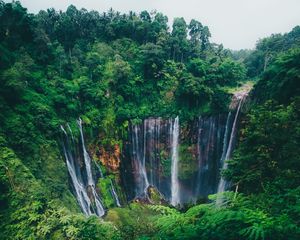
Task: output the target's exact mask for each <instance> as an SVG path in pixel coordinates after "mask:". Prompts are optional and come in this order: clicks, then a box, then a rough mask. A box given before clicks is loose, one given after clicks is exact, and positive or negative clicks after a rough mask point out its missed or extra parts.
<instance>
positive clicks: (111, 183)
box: [110, 179, 121, 207]
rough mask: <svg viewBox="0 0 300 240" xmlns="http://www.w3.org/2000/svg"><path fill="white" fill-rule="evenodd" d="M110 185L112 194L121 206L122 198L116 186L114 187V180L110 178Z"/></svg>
mask: <svg viewBox="0 0 300 240" xmlns="http://www.w3.org/2000/svg"><path fill="white" fill-rule="evenodd" d="M110 185H111V193H112V196H113V198H114V200H115V203H116V205H117V206H118V207H121V204H120V200H119V197H118V194H117V192H116V190H115V187H114V184H113V181H112V180H111V179H110Z"/></svg>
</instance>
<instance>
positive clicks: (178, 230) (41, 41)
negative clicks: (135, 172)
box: [0, 1, 300, 240]
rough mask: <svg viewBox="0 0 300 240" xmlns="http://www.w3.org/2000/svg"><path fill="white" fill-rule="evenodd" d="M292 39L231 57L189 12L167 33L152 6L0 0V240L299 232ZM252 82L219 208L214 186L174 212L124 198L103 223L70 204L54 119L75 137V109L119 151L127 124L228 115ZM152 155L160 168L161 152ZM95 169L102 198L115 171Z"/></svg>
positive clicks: (109, 203)
mask: <svg viewBox="0 0 300 240" xmlns="http://www.w3.org/2000/svg"><path fill="white" fill-rule="evenodd" d="M299 39H300V27H299V26H297V27H295V28H294V29H293V30H292V31H291V32H290V33H287V34H284V35H281V34H277V35H272V36H271V37H269V38H265V39H262V40H260V41H259V42H258V44H257V47H256V49H255V50H254V51H246V50H244V51H240V52H231V51H229V50H226V49H223V46H222V45H216V44H212V43H210V32H209V29H208V27H207V26H203V25H202V24H201V23H200V22H198V21H196V20H194V19H193V20H191V22H190V23H186V22H185V20H184V19H183V18H175V19H174V22H173V26H172V31H170V30H169V28H168V19H167V17H166V16H164V15H163V14H162V13H151V14H150V13H148V12H147V11H143V12H141V13H140V14H137V13H134V12H130V13H129V14H121V13H119V12H115V11H113V10H109V11H108V12H106V13H101V14H100V13H98V12H95V11H90V12H89V11H87V10H85V9H81V10H78V9H76V8H75V7H74V6H72V5H71V6H70V7H69V8H68V9H67V11H66V12H57V11H55V10H54V9H48V10H47V11H40V12H39V13H38V14H36V15H33V14H28V13H27V10H26V9H25V8H23V7H22V6H21V4H20V3H19V2H18V1H16V2H13V3H4V2H3V1H0V239H1V240H2V239H3V240H4V239H5V240H7V239H22V240H23V239H229V240H230V239H232V240H235V239H255V240H257V239H276V240H277V239H289V240H294V239H295V240H296V239H300V222H299V221H300V209H299V206H300V202H299V201H300V188H299V185H300V174H299V171H300V111H299V109H300V40H299ZM249 77H251V79H249ZM252 79H257V82H255V84H254V81H253V80H252ZM253 84H254V90H253V91H252V94H251V104H250V110H249V112H248V113H247V114H246V115H245V116H243V119H242V122H241V129H240V138H239V140H238V148H237V149H236V151H235V153H234V155H233V157H232V159H230V160H229V162H228V164H229V167H228V169H227V170H226V171H224V173H223V175H224V177H226V178H227V179H228V180H230V182H231V183H232V186H233V189H232V190H237V192H230V191H229V192H226V193H225V194H224V196H223V198H224V201H223V202H222V204H218V200H217V199H218V197H220V196H216V195H213V196H210V197H209V198H210V199H209V201H208V202H206V203H205V204H200V205H196V206H193V207H191V208H189V209H188V208H186V209H182V210H180V211H179V210H176V209H174V208H170V207H168V206H163V205H150V204H149V205H147V204H143V203H132V204H129V205H128V206H126V207H123V208H110V209H109V211H108V213H107V215H106V216H105V217H104V220H101V219H100V218H97V217H95V216H92V217H89V218H86V217H84V215H83V214H82V213H81V212H80V209H79V207H78V205H77V203H76V199H75V198H74V196H73V195H72V193H71V191H70V187H69V183H68V173H67V169H66V166H65V164H64V159H63V157H62V152H61V146H60V141H61V133H60V129H59V126H60V124H64V123H66V122H69V123H70V125H71V128H72V130H74V134H75V135H76V134H78V130H76V126H75V119H77V118H78V117H79V116H80V117H81V118H82V120H83V122H84V124H85V125H84V128H85V135H86V137H87V143H88V145H89V147H90V148H91V149H92V148H94V146H96V145H97V147H99V148H100V147H105V148H106V149H113V148H112V146H114V145H115V144H117V145H119V146H120V148H121V149H122V146H123V145H122V144H123V142H124V141H126V140H127V129H128V123H129V121H133V122H135V123H136V122H140V121H141V120H142V119H144V118H146V117H150V116H154V117H155V116H160V117H174V116H176V115H180V119H181V120H180V121H181V122H182V124H183V125H184V124H187V123H188V121H190V120H193V119H194V118H195V117H198V116H199V115H200V114H202V115H205V114H214V113H223V112H226V111H227V110H228V105H229V102H230V95H231V94H232V93H233V92H236V91H240V90H241V87H242V88H249V87H250V86H252V85H253ZM189 147H190V145H189V146H187V145H185V144H182V146H181V149H180V151H181V152H182V154H181V156H182V159H180V163H179V164H180V165H181V167H182V169H183V170H184V171H182V175H180V178H181V179H185V177H186V176H188V175H190V174H192V172H193V167H194V165H193V163H191V162H190V159H191V157H190V155H191V154H192V153H191V152H190V150H189ZM160 155H161V158H162V159H163V160H162V165H163V166H162V167H163V173H164V175H165V176H170V172H169V171H170V170H169V167H168V166H169V165H170V159H169V156H168V154H167V151H162V152H160ZM101 167H103V166H101ZM103 170H104V169H103ZM104 172H105V174H106V175H109V174H111V175H109V177H108V178H107V179H106V180H104V181H102V180H101V181H100V182H99V183H98V184H97V186H98V188H99V189H100V192H101V196H102V198H103V201H104V203H105V205H106V207H113V206H114V201H113V198H112V196H111V194H110V191H109V188H110V178H111V179H118V178H116V176H114V175H113V173H110V172H109V171H105V170H104ZM117 191H120V187H117ZM156 194H157V193H155V192H154V193H153V196H154V199H155V203H158V202H159V197H158V195H156Z"/></svg>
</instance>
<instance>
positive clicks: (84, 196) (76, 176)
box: [60, 119, 105, 217]
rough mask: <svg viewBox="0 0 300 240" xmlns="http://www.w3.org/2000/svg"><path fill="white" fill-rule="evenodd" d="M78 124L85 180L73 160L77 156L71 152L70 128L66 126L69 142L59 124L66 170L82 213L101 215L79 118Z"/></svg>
mask: <svg viewBox="0 0 300 240" xmlns="http://www.w3.org/2000/svg"><path fill="white" fill-rule="evenodd" d="M78 126H79V129H80V134H81V143H82V150H83V158H84V164H85V169H84V173H85V175H86V176H87V182H86V181H84V178H83V176H82V175H81V170H80V167H79V164H78V163H77V162H76V161H75V159H78V158H76V155H75V153H73V152H72V150H71V149H72V146H73V149H75V141H74V137H73V134H72V131H71V128H69V126H68V128H69V132H70V133H71V137H72V141H71V142H70V140H69V136H68V134H67V131H66V130H65V129H64V127H63V126H60V128H61V130H62V131H63V133H64V136H65V138H64V139H65V140H64V141H63V152H64V155H65V159H66V163H67V168H68V172H69V175H70V177H71V181H72V184H73V187H74V190H75V196H76V199H77V201H78V203H79V205H80V208H81V209H82V211H83V213H84V214H85V215H87V216H90V215H92V214H96V215H98V216H100V217H101V216H103V215H104V213H105V211H104V208H103V206H102V203H101V199H100V197H99V195H98V193H97V192H96V189H95V182H94V179H93V176H92V170H91V158H90V157H89V155H88V152H87V151H86V148H85V144H84V138H83V131H82V121H81V119H79V120H78Z"/></svg>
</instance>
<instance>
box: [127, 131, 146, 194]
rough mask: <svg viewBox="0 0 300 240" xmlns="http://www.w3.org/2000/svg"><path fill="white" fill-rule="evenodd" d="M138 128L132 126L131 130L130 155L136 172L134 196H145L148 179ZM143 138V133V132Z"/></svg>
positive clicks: (143, 148)
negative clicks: (136, 183)
mask: <svg viewBox="0 0 300 240" xmlns="http://www.w3.org/2000/svg"><path fill="white" fill-rule="evenodd" d="M139 133H140V131H139V128H138V126H137V125H134V126H133V131H132V136H131V137H132V155H133V156H132V157H133V159H134V160H133V163H134V172H135V173H136V174H135V176H136V178H137V179H136V182H138V188H137V189H136V197H147V195H148V194H147V189H148V187H149V181H148V177H147V173H146V166H145V151H146V148H145V145H144V144H143V143H141V141H139V139H140V137H139ZM144 139H145V133H144Z"/></svg>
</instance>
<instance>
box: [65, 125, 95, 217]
mask: <svg viewBox="0 0 300 240" xmlns="http://www.w3.org/2000/svg"><path fill="white" fill-rule="evenodd" d="M60 127H61V129H62V131H63V132H64V134H65V135H66V139H67V140H68V135H67V133H66V131H65V129H64V128H63V126H60ZM63 150H64V155H65V158H66V162H67V168H68V171H69V174H70V177H71V180H72V183H73V186H74V189H75V195H76V199H77V201H78V203H79V205H80V207H81V209H82V211H83V213H84V214H85V215H87V216H89V215H91V214H92V212H91V210H90V206H91V201H90V199H89V197H88V195H87V191H86V188H85V187H84V184H83V183H82V182H81V180H80V179H79V178H78V177H77V175H76V170H75V165H74V159H73V157H72V154H71V153H70V152H67V149H66V146H65V145H63Z"/></svg>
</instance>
